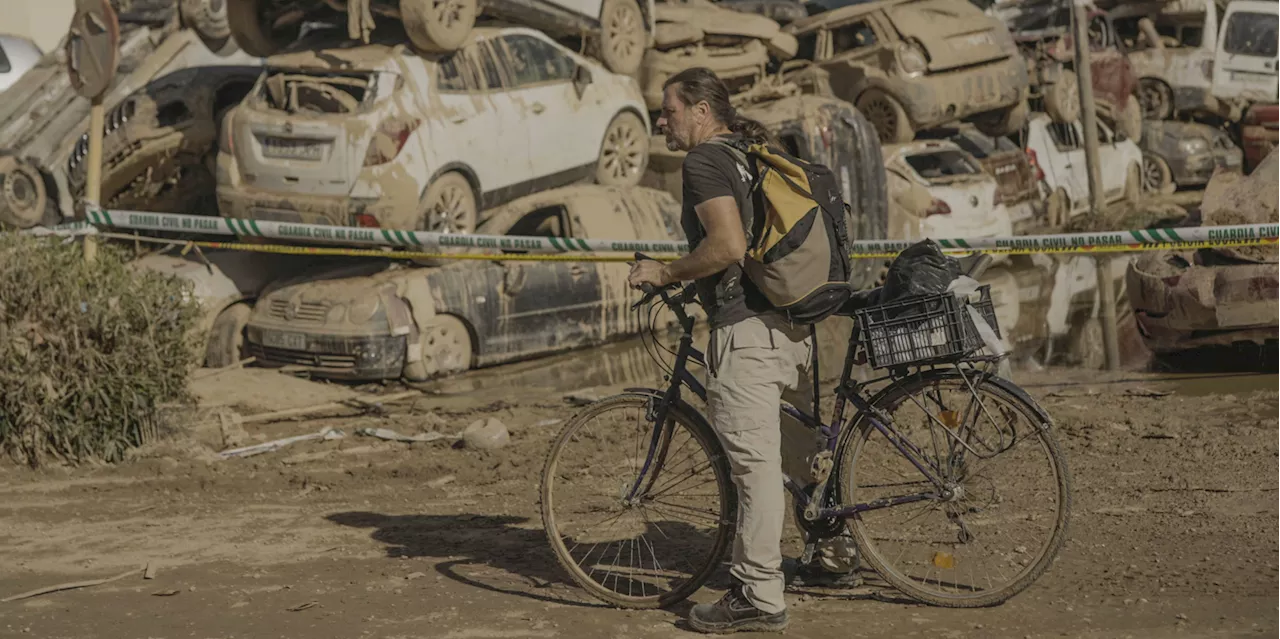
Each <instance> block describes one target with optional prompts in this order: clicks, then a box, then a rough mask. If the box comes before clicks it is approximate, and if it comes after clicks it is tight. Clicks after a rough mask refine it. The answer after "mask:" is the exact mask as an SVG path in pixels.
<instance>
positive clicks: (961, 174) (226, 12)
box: [0, 0, 1274, 380]
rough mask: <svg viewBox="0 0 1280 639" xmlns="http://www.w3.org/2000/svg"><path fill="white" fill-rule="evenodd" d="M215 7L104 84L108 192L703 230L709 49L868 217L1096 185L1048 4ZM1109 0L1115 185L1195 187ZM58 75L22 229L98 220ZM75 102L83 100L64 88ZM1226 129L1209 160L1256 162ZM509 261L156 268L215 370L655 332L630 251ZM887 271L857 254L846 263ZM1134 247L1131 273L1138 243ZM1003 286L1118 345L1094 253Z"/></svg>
mask: <svg viewBox="0 0 1280 639" xmlns="http://www.w3.org/2000/svg"><path fill="white" fill-rule="evenodd" d="M168 1H169V0H156V2H154V3H152V4H157V5H164V4H165V3H166V2H168ZM201 1H202V0H186V1H184V2H182V3H180V4H181V5H182V7H184V8H186V7H188V6H190V7H203V9H202V10H201V11H195V10H194V9H192V10H188V11H187V13H188V14H189V15H185V16H184V15H179V13H178V12H177V11H176V10H175V11H174V12H172V13H171V15H169V16H168V17H167V18H166V19H165V20H155V19H153V20H152V23H150V24H147V25H137V26H130V27H129V29H128V30H127V31H126V34H125V37H124V38H123V40H124V44H123V45H122V58H123V59H125V60H129V61H130V62H129V63H128V64H125V65H122V69H127V71H124V72H123V73H122V74H121V79H120V80H119V81H118V82H117V85H116V87H115V88H114V89H113V90H112V93H111V94H110V95H109V96H108V98H107V100H106V103H107V106H108V116H107V119H106V130H105V134H106V137H105V153H104V170H103V189H102V193H103V197H102V200H103V202H102V204H103V205H104V206H106V207H108V208H111V207H115V208H127V209H138V210H158V211H175V212H184V213H198V214H207V215H221V216H224V217H232V218H242V219H253V220H272V221H279V222H298V223H312V224H328V225H340V226H359V227H369V228H383V229H409V230H422V231H435V232H442V233H483V234H491V235H521V236H541V237H551V238H559V239H565V240H569V239H574V238H609V239H619V240H627V239H643V240H682V239H683V234H682V231H681V228H680V225H679V219H678V218H679V198H680V196H681V184H680V164H681V160H682V157H683V156H682V154H681V153H678V152H673V151H670V150H668V149H667V148H666V145H665V141H664V140H663V136H662V135H661V132H660V131H657V130H656V129H655V127H654V122H655V121H656V119H657V114H658V113H657V112H658V111H659V109H660V103H661V94H662V85H663V83H664V82H665V81H666V79H667V78H669V77H670V76H671V75H672V74H673V73H676V72H678V71H679V70H681V69H683V68H687V67H690V66H707V67H710V68H712V69H713V70H715V71H716V72H717V73H718V74H719V75H720V76H721V77H722V78H724V79H725V80H726V83H727V84H728V85H729V87H730V89H731V91H732V93H733V96H732V100H733V103H734V105H735V107H736V108H737V109H738V111H739V112H740V113H742V114H743V115H745V116H747V117H751V118H753V119H756V120H758V121H760V122H762V123H763V124H765V126H766V127H767V128H768V129H769V130H770V131H771V132H772V134H773V135H774V137H775V138H776V140H777V142H778V143H779V144H780V145H781V146H782V147H783V148H784V149H785V150H786V151H788V152H789V153H791V154H793V155H795V156H798V157H801V158H804V159H807V160H810V161H814V162H820V163H823V164H826V165H827V166H830V167H831V168H832V169H833V170H834V171H835V173H836V175H837V180H838V182H839V184H840V185H841V189H842V191H843V195H844V197H845V199H846V201H848V202H849V203H850V205H851V207H850V219H849V220H848V223H849V225H850V227H851V228H853V229H854V235H855V237H857V238H859V239H903V240H914V239H920V238H923V237H935V238H944V237H957V236H959V237H982V236H1006V235H1012V234H1021V233H1032V232H1036V233H1044V232H1055V231H1058V230H1061V229H1062V227H1063V226H1064V225H1065V224H1067V223H1069V222H1070V221H1071V220H1072V218H1075V217H1077V216H1079V215H1082V214H1083V213H1084V212H1085V211H1086V210H1087V208H1088V204H1087V203H1088V197H1087V190H1086V189H1087V179H1086V177H1085V173H1084V161H1083V127H1082V126H1081V125H1080V123H1079V118H1078V115H1079V109H1078V104H1077V103H1076V97H1075V96H1076V94H1075V88H1073V87H1072V85H1071V79H1070V78H1072V77H1073V75H1072V73H1071V61H1070V59H1069V56H1068V55H1064V52H1065V51H1069V49H1070V33H1069V32H1068V31H1067V29H1066V25H1064V24H1063V23H1062V13H1061V12H1060V11H1058V12H1057V13H1054V11H1050V12H1049V13H1047V14H1046V13H1044V11H1043V10H1042V9H1043V4H1044V2H1043V1H1042V0H1015V2H1013V3H997V4H995V5H989V6H986V5H984V6H978V5H979V4H982V3H970V2H968V1H967V0H876V1H872V2H856V1H850V0H812V1H809V2H802V1H800V0H721V1H720V2H711V1H709V0H574V1H572V2H570V1H567V0H566V1H559V0H556V1H552V0H522V1H520V2H479V1H477V0H455V1H452V2H446V3H436V2H427V1H425V0H348V1H346V2H330V1H325V0H301V1H299V0H288V1H286V0H226V1H225V2H221V1H218V0H203V2H204V4H203V5H202V4H201ZM1251 1H1252V0H1235V2H1251ZM173 4H174V5H175V6H176V4H177V3H176V0H174V2H173ZM205 5H207V6H205ZM1037 7H1039V8H1037ZM433 8H434V9H440V10H439V11H436V10H432V9H433ZM215 9H216V10H215ZM1037 11H1040V13H1036V12H1037ZM1055 11H1056V9H1055ZM1045 15H1048V18H1046V20H1047V22H1044V24H1039V26H1037V23H1036V22H1035V20H1037V19H1040V18H1044V16H1045ZM1090 15H1091V20H1092V22H1091V26H1092V25H1093V24H1094V23H1095V22H1096V24H1097V25H1098V29H1091V36H1092V34H1093V33H1094V32H1095V31H1099V35H1098V42H1096V43H1095V42H1091V44H1092V45H1094V47H1093V50H1094V52H1095V67H1096V72H1095V74H1094V80H1095V88H1096V89H1097V95H1098V99H1099V106H1100V112H1101V113H1102V115H1103V122H1102V125H1101V126H1100V127H1099V134H1100V136H1102V139H1101V140H1100V141H1101V142H1102V144H1101V149H1100V153H1101V160H1102V163H1103V175H1104V177H1105V180H1104V182H1105V183H1104V187H1105V189H1106V191H1107V199H1108V200H1109V201H1123V200H1136V199H1137V198H1140V197H1143V196H1144V194H1145V193H1147V192H1159V191H1167V190H1169V189H1170V185H1173V186H1183V185H1191V184H1195V183H1196V180H1200V178H1201V177H1202V175H1203V167H1204V166H1206V165H1205V164H1204V162H1205V161H1204V160H1202V159H1185V158H1182V157H1180V156H1177V153H1175V152H1182V153H1184V154H1188V155H1195V153H1194V151H1197V150H1198V147H1197V149H1192V148H1190V147H1192V146H1195V145H1189V144H1187V142H1186V141H1185V140H1179V141H1178V142H1176V143H1174V144H1173V147H1174V148H1173V150H1172V151H1171V150H1170V149H1168V148H1166V147H1168V146H1169V143H1168V142H1167V140H1168V139H1170V137H1171V136H1170V135H1169V134H1167V133H1166V132H1165V130H1172V129H1173V128H1174V127H1175V126H1176V125H1178V123H1172V122H1170V123H1153V122H1147V123H1146V124H1145V126H1143V122H1142V120H1141V117H1137V118H1135V117H1134V113H1135V112H1136V111H1138V110H1139V107H1138V106H1137V105H1139V104H1141V105H1142V106H1144V107H1145V106H1147V104H1146V103H1144V102H1141V98H1142V95H1144V94H1143V93H1142V91H1143V90H1144V89H1143V87H1147V86H1149V85H1150V83H1147V84H1143V83H1142V81H1141V80H1142V76H1141V74H1140V72H1139V71H1134V70H1132V69H1130V66H1131V65H1130V63H1129V61H1128V58H1126V57H1125V56H1126V52H1127V51H1129V49H1130V46H1131V45H1130V43H1129V41H1127V40H1125V36H1124V34H1125V33H1126V32H1125V31H1124V29H1125V28H1126V27H1125V26H1124V24H1119V23H1116V22H1115V21H1113V20H1112V19H1111V17H1109V15H1108V14H1107V13H1105V12H1104V10H1103V9H1101V8H1098V7H1094V8H1093V9H1091V12H1090ZM1010 16H1013V18H1011V17H1010ZM1014 18H1017V19H1014ZM131 56H132V57H131ZM1098 65H1101V66H1098ZM1109 65H1110V66H1109ZM1112 66H1114V67H1115V69H1113V68H1112ZM38 67H39V68H37V70H36V71H35V72H33V74H35V75H34V76H33V75H32V74H29V76H28V78H24V79H23V80H21V82H27V83H28V84H27V85H26V86H27V89H26V91H25V93H26V94H27V95H24V96H23V98H22V100H21V103H22V104H21V105H19V104H17V103H18V102H19V101H13V102H12V104H14V107H13V108H10V107H9V104H11V103H10V102H8V101H5V104H4V106H0V176H5V175H7V183H8V184H9V185H10V186H12V185H26V184H28V183H30V186H29V188H26V187H24V188H9V189H6V190H4V191H3V193H4V194H5V197H6V198H7V199H5V200H3V201H0V223H3V224H8V225H13V226H19V227H29V226H33V225H36V224H44V225H49V224H52V223H56V222H58V221H61V220H64V219H70V218H74V217H76V216H77V214H78V212H77V211H75V210H74V206H73V202H75V201H76V199H78V197H79V196H80V195H81V194H82V193H83V188H84V180H85V174H86V170H85V166H84V162H85V160H86V155H87V137H86V136H85V129H86V125H87V122H86V120H87V105H85V104H84V102H83V101H82V100H81V101H76V100H74V99H73V97H72V93H71V92H70V91H69V89H67V88H65V87H63V85H65V84H66V79H65V74H62V75H59V72H58V65H57V61H56V57H51V56H46V59H45V60H42V61H41V63H40V65H38ZM41 69H43V70H41ZM1116 69H1120V71H1116ZM30 77H38V78H39V79H38V80H30V79H29V78H30ZM35 83H40V84H50V86H54V87H55V88H56V87H63V88H61V89H58V90H57V91H48V90H44V91H40V90H36V88H35V87H36V86H37V84H35ZM54 103H56V104H57V105H58V106H57V109H61V111H62V113H64V114H65V115H57V116H56V117H55V115H52V114H50V113H49V111H47V110H45V109H44V108H42V107H44V105H46V104H54ZM1251 108H1253V105H1251ZM55 111H56V109H55ZM1245 111H1248V109H1245ZM1252 112H1253V113H1264V112H1263V111H1257V110H1254V111H1252ZM1272 113H1273V114H1274V111H1273V112H1272ZM73 116H74V117H73ZM1135 122H1136V123H1137V125H1136V126H1135V124H1134V123H1135ZM33 125H34V126H33ZM1181 126H1188V127H1194V126H1204V127H1210V125H1207V124H1184V125H1181ZM1161 127H1164V129H1165V130H1161ZM1255 129H1259V130H1261V131H1262V132H1263V133H1262V135H1265V134H1266V131H1272V132H1273V131H1274V128H1272V129H1267V128H1266V126H1265V123H1262V124H1259V125H1257V126H1256V127H1255ZM1206 136H1207V134H1206ZM1188 137H1190V136H1189V135H1188ZM1206 139H1209V140H1210V142H1209V151H1210V161H1211V162H1212V163H1213V166H1215V167H1217V166H1220V165H1221V166H1231V165H1233V164H1235V163H1238V162H1237V160H1235V159H1233V158H1235V157H1236V156H1233V155H1231V154H1230V153H1220V151H1222V150H1223V149H1221V148H1220V146H1221V145H1220V143H1219V142H1217V140H1218V138H1209V137H1206ZM11 140H12V141H14V144H9V142H10V141H11ZM1162 140H1164V141H1163V142H1162ZM1140 144H1141V145H1142V146H1141V147H1140V146H1139V145H1140ZM1247 149H1248V147H1246V154H1245V155H1246V158H1247V156H1248V150H1247ZM1237 153H1238V151H1237ZM1157 160H1160V161H1161V162H1163V164H1161V163H1158V162H1157ZM1165 167H1167V168H1168V171H1167V172H1166V171H1164V168H1165ZM24 180H25V181H24ZM1201 183H1203V182H1201ZM14 193H17V194H19V195H13V194H14ZM245 239H246V241H250V240H249V238H245ZM273 241H274V240H273ZM509 252H510V253H518V251H509ZM489 257H490V258H495V257H496V258H499V259H488V260H483V261H477V260H449V261H431V262H425V263H418V262H407V261H402V260H392V259H367V258H360V259H356V258H342V257H330V258H316V257H294V256H278V255H267V254H258V253H231V252H218V251H212V252H210V251H206V252H205V254H204V255H203V256H195V255H192V254H188V255H185V256H181V257H179V256H174V255H168V254H152V255H149V256H147V257H145V258H142V259H141V260H139V261H138V266H139V267H143V268H153V269H159V270H162V271H166V272H172V273H176V274H180V275H183V276H185V277H188V278H190V279H192V280H193V281H195V282H196V294H197V296H199V297H200V298H201V299H202V300H203V301H204V302H205V306H206V311H207V316H206V319H205V322H204V325H203V326H202V329H201V330H202V335H205V336H206V339H204V340H203V345H202V348H203V349H204V361H205V364H206V365H208V366H212V367H222V366H227V365H230V364H232V363H235V362H237V361H240V360H242V359H244V358H247V357H253V358H255V360H256V362H257V364H258V365H263V366H287V367H290V368H292V369H295V370H301V371H306V372H308V373H310V374H312V375H315V376H320V377H330V378H337V379H347V380H369V379H386V378H400V377H403V378H406V379H410V380H423V379H428V378H432V377H436V376H440V375H446V374H451V373H456V372H460V371H464V370H467V369H470V368H475V367H483V366H491V365H496V364H501V363H505V362H511V361H516V360H521V359H527V358H532V357H537V356H542V355H545V354H549V353H553V352H557V351H562V350H566V349H572V348H579V347H584V346H588V345H592V344H599V343H602V342H605V341H609V340H614V339H620V338H625V337H628V336H632V335H635V334H637V333H638V332H640V331H641V330H643V329H644V328H645V326H644V325H642V322H641V321H640V319H639V318H637V317H636V316H635V314H634V313H631V312H629V305H630V304H631V303H633V302H634V301H635V300H636V295H637V294H636V293H635V292H634V291H631V290H630V289H628V288H627V287H626V285H625V279H626V272H627V267H626V266H625V265H624V264H617V263H588V262H582V263H574V262H554V261H553V262H525V261H518V260H515V259H512V260H502V259H500V257H501V256H489ZM884 266H885V263H884V262H883V261H879V260H874V259H863V260H858V261H857V262H856V263H855V274H854V277H853V283H854V285H856V286H859V287H867V286H872V285H874V284H875V283H876V282H877V280H878V279H879V278H880V277H882V274H883V271H884ZM1113 268H1115V271H1114V273H1113V276H1114V279H1115V280H1116V282H1117V288H1118V289H1119V290H1121V294H1123V289H1124V285H1125V279H1124V272H1125V263H1124V262H1122V261H1118V260H1117V261H1115V262H1113ZM983 279H984V283H988V284H991V286H992V294H993V298H994V300H995V302H996V306H997V314H998V316H999V319H1000V323H1001V325H1002V327H1009V334H1010V337H1009V339H1010V342H1011V346H1012V347H1013V348H1014V352H1015V355H1018V356H1027V357H1036V358H1039V359H1043V360H1049V359H1055V360H1057V359H1065V360H1068V361H1074V362H1076V363H1081V364H1084V365H1087V366H1100V365H1101V350H1100V349H1101V345H1100V341H1101V339H1100V328H1099V327H1100V324H1099V321H1098V315H1099V308H1100V303H1099V300H1098V299H1097V296H1096V291H1095V285H1096V277H1095V275H1094V272H1093V262H1092V260H1091V259H1089V258H1088V257H1087V256H1066V257H1062V256H1053V255H1033V256H1013V257H1002V258H1001V259H1000V260H999V263H998V264H997V265H995V266H994V267H993V268H992V269H990V270H989V271H988V274H987V275H986V276H984V278H983Z"/></svg>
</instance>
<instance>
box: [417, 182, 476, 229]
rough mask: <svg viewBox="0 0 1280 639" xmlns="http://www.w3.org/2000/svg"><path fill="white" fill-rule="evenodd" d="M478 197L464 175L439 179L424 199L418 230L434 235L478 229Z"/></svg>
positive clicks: (432, 184)
mask: <svg viewBox="0 0 1280 639" xmlns="http://www.w3.org/2000/svg"><path fill="white" fill-rule="evenodd" d="M476 213H477V211H476V195H475V191H474V190H472V188H471V183H470V182H468V181H467V178H465V177H463V176H462V174H461V173H445V174H444V175H442V176H440V177H438V178H436V181H435V182H432V183H431V186H429V187H427V192H426V193H424V194H423V196H422V217H421V218H420V219H419V222H418V229H419V230H423V231H430V232H432V233H456V234H465V233H471V232H473V231H475V230H476Z"/></svg>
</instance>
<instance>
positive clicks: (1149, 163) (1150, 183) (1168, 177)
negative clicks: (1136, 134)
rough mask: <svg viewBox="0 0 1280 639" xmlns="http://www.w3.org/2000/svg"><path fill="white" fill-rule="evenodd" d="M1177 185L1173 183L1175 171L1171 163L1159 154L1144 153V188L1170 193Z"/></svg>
mask: <svg viewBox="0 0 1280 639" xmlns="http://www.w3.org/2000/svg"><path fill="white" fill-rule="evenodd" d="M1176 188H1177V185H1176V184H1174V183H1173V171H1172V170H1171V169H1170V168H1169V163H1168V162H1165V161H1164V158H1162V157H1160V156H1158V155H1151V154H1149V153H1143V154H1142V190H1143V191H1146V192H1147V193H1157V194H1160V195H1168V194H1170V193H1173V192H1174V190H1175V189H1176Z"/></svg>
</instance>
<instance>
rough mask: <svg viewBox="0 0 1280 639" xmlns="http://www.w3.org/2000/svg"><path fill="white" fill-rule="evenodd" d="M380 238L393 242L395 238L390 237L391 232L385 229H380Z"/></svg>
mask: <svg viewBox="0 0 1280 639" xmlns="http://www.w3.org/2000/svg"><path fill="white" fill-rule="evenodd" d="M382 239H384V240H386V241H387V242H390V243H395V240H393V239H391V233H389V232H388V231H387V229H382Z"/></svg>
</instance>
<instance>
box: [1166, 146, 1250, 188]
mask: <svg viewBox="0 0 1280 639" xmlns="http://www.w3.org/2000/svg"><path fill="white" fill-rule="evenodd" d="M1242 163H1243V154H1242V153H1241V152H1240V149H1229V150H1223V151H1216V152H1213V153H1197V154H1195V155H1187V156H1183V157H1171V158H1169V170H1170V171H1171V172H1172V173H1173V181H1174V182H1177V183H1178V184H1179V185H1182V186H1186V185H1200V184H1208V182H1209V178H1210V177H1213V172H1214V170H1216V169H1218V168H1222V169H1223V170H1225V171H1237V172H1238V171H1240V170H1241V165H1242Z"/></svg>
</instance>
